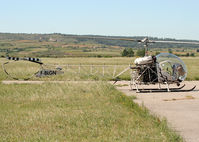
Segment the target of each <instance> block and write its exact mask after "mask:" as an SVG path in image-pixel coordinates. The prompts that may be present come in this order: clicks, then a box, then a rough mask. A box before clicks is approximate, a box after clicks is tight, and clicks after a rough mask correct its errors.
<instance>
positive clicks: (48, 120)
mask: <svg viewBox="0 0 199 142" xmlns="http://www.w3.org/2000/svg"><path fill="white" fill-rule="evenodd" d="M0 108H1V109H0V141H6V142H7V141H72V142H74V141H90V142H91V141H96V142H97V141H109V142H111V141H113V142H115V141H118V142H121V141H139V142H148V141H165V142H167V141H168V142H171V141H173V142H176V141H182V139H181V138H180V137H179V136H178V135H176V134H175V133H174V132H173V131H171V130H170V129H169V128H168V127H167V124H166V121H160V120H159V119H158V118H155V117H153V116H151V115H150V114H149V112H148V111H147V110H146V109H145V108H140V107H139V106H138V105H136V104H134V103H133V102H132V98H128V97H126V96H124V95H123V94H122V93H120V92H118V91H117V90H116V89H115V88H114V87H113V86H112V85H109V84H107V83H103V82H101V83H99V82H98V83H93V84H80V83H79V84H72V83H70V84H69V83H65V84H56V83H54V84H47V83H44V84H23V85H17V84H12V85H3V84H0Z"/></svg>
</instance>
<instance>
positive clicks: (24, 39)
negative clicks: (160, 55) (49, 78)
mask: <svg viewBox="0 0 199 142" xmlns="http://www.w3.org/2000/svg"><path fill="white" fill-rule="evenodd" d="M95 37H96V38H95ZM102 37H103V38H102ZM106 38H132V39H143V38H145V37H143V36H133V37H124V36H99V35H70V34H60V33H52V34H25V33H0V55H1V56H3V55H5V54H6V52H9V54H11V55H14V54H15V55H18V56H21V55H22V56H38V57H76V56H78V57H82V56H91V57H95V56H96V57H101V56H102V57H106V56H107V57H109V56H120V55H121V54H120V53H121V51H122V50H123V49H124V48H134V49H135V50H136V49H138V48H140V47H143V44H138V43H136V42H132V41H122V40H110V39H106ZM148 38H149V39H150V40H171V41H179V40H175V39H170V38H166V39H162V38H156V37H148ZM180 41H194V40H180ZM150 48H152V49H153V48H154V49H157V48H159V49H161V50H162V49H168V48H185V49H186V48H188V49H193V48H194V49H195V48H199V47H198V45H184V44H165V43H156V44H152V45H150Z"/></svg>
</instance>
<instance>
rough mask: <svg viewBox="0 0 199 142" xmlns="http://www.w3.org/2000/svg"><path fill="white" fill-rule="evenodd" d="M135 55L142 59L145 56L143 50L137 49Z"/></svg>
mask: <svg viewBox="0 0 199 142" xmlns="http://www.w3.org/2000/svg"><path fill="white" fill-rule="evenodd" d="M136 55H137V56H139V57H144V55H145V49H138V50H137V52H136Z"/></svg>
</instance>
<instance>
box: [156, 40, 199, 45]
mask: <svg viewBox="0 0 199 142" xmlns="http://www.w3.org/2000/svg"><path fill="white" fill-rule="evenodd" d="M154 43H174V44H196V45H199V42H188V41H164V40H163V41H158V40H156V41H154Z"/></svg>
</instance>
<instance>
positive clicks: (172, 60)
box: [156, 53, 187, 81]
mask: <svg viewBox="0 0 199 142" xmlns="http://www.w3.org/2000/svg"><path fill="white" fill-rule="evenodd" d="M156 58H157V63H159V68H160V69H161V71H162V72H164V73H166V74H168V75H170V76H172V78H174V79H180V80H182V81H183V80H185V78H186V76H187V68H186V66H185V64H184V62H183V61H182V60H181V59H180V58H178V57H177V56H176V55H173V54H170V53H161V54H158V55H157V56H156Z"/></svg>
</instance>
